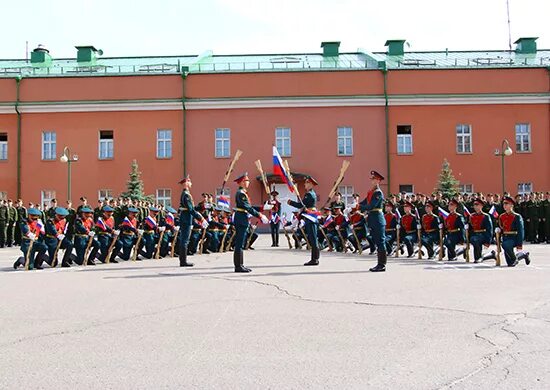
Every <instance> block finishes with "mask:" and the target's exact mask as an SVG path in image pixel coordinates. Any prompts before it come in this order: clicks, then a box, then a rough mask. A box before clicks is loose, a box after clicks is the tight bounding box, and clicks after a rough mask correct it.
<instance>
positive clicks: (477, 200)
mask: <svg viewBox="0 0 550 390" xmlns="http://www.w3.org/2000/svg"><path fill="white" fill-rule="evenodd" d="M476 203H477V204H480V205H482V206H485V201H484V200H483V199H481V198H475V199H474V204H476Z"/></svg>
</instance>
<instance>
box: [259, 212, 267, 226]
mask: <svg viewBox="0 0 550 390" xmlns="http://www.w3.org/2000/svg"><path fill="white" fill-rule="evenodd" d="M260 219H261V220H262V223H263V224H267V223H269V219H267V217H266V216H265V215H263V214H261V215H260Z"/></svg>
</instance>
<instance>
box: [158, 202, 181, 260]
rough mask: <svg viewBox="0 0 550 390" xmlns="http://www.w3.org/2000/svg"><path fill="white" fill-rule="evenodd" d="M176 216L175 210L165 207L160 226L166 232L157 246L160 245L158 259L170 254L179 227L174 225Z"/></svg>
mask: <svg viewBox="0 0 550 390" xmlns="http://www.w3.org/2000/svg"><path fill="white" fill-rule="evenodd" d="M176 214H177V212H176V210H174V208H173V207H171V206H166V213H165V214H164V218H163V219H162V221H161V226H164V227H165V228H166V230H165V231H164V235H163V236H162V241H161V242H159V243H158V245H160V257H166V256H167V255H168V254H169V253H170V247H171V245H172V242H174V240H177V235H178V232H179V230H180V227H179V225H177V224H176ZM177 222H179V221H177ZM176 244H177V242H176ZM176 248H177V246H176ZM178 253H179V252H178Z"/></svg>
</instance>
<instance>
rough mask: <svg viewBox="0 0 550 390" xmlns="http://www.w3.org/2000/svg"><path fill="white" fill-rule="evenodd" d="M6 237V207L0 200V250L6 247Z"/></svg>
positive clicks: (3, 201) (4, 202)
mask: <svg viewBox="0 0 550 390" xmlns="http://www.w3.org/2000/svg"><path fill="white" fill-rule="evenodd" d="M7 236H8V205H7V203H6V201H5V200H3V199H0V248H4V247H5V246H6V241H7V238H8V237H7Z"/></svg>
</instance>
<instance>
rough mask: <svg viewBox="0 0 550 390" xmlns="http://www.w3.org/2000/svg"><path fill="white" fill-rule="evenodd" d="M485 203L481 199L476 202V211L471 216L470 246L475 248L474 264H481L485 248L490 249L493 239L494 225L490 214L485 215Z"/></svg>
mask: <svg viewBox="0 0 550 390" xmlns="http://www.w3.org/2000/svg"><path fill="white" fill-rule="evenodd" d="M484 205H485V202H484V201H483V200H482V199H481V198H476V199H475V200H474V210H475V213H473V214H472V215H471V216H470V228H471V229H472V230H471V234H470V244H472V246H473V247H474V263H479V261H480V259H481V257H482V253H481V252H482V250H483V247H485V248H489V246H490V245H491V238H492V237H493V223H492V222H491V217H490V216H489V214H486V213H484V212H483V211H482V210H483V206H484Z"/></svg>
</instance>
